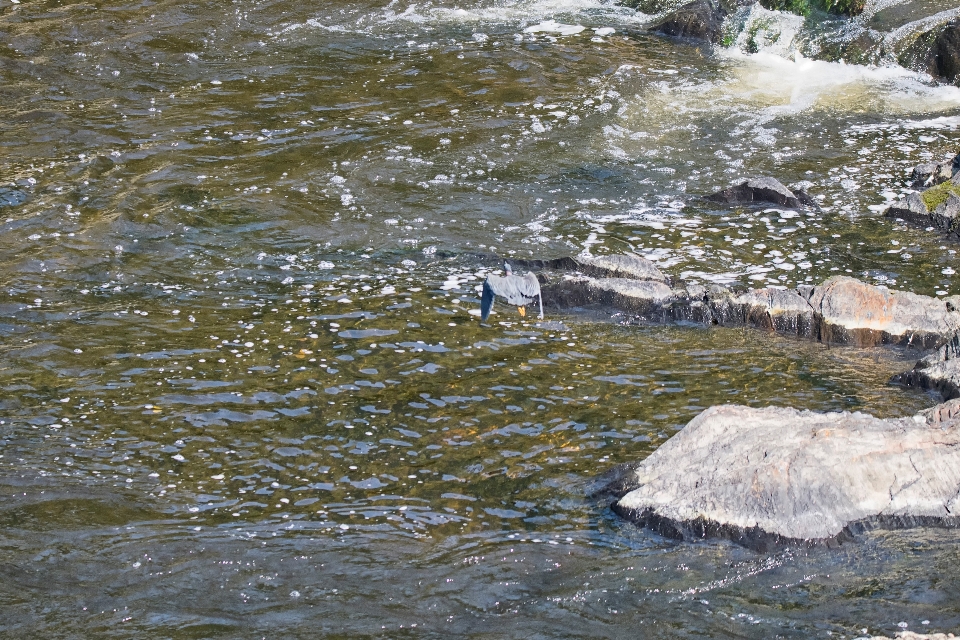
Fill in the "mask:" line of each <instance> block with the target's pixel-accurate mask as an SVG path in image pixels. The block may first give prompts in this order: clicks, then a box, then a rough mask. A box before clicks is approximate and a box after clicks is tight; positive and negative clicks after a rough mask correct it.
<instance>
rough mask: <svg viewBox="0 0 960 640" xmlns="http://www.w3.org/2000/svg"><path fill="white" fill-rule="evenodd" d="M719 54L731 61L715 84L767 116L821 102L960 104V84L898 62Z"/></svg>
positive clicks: (905, 107)
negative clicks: (935, 79)
mask: <svg viewBox="0 0 960 640" xmlns="http://www.w3.org/2000/svg"><path fill="white" fill-rule="evenodd" d="M721 55H724V56H725V57H726V58H727V59H729V60H730V61H731V62H735V63H736V66H735V67H734V68H733V70H732V71H733V73H732V77H731V78H730V79H729V80H728V81H726V82H720V83H718V84H717V85H715V88H716V89H719V90H720V91H721V92H722V93H723V94H726V95H728V96H732V97H735V98H738V99H740V100H742V101H743V102H746V103H747V104H749V103H753V104H755V105H756V106H758V107H760V108H762V109H763V110H764V111H765V112H766V114H767V115H770V116H774V115H780V114H792V113H799V112H802V111H807V110H810V109H812V108H823V107H828V108H831V109H840V110H844V111H851V110H855V111H862V110H867V109H869V110H876V111H881V112H889V113H933V112H937V111H942V110H945V109H949V108H955V107H957V106H958V105H960V88H958V87H954V86H935V85H933V84H932V83H931V82H930V78H929V77H928V76H926V75H924V74H920V73H916V72H913V71H909V70H907V69H904V68H903V67H898V66H885V67H874V66H862V65H852V64H845V63H843V62H825V61H822V60H811V59H809V58H804V57H803V56H802V55H800V54H796V55H795V56H794V58H793V59H787V58H784V57H781V56H778V55H775V54H772V53H763V52H761V53H758V54H754V55H747V54H744V53H742V52H740V51H736V50H726V51H724V52H723V53H722V54H721ZM711 93H713V92H707V95H710V94H711ZM705 97H707V96H705Z"/></svg>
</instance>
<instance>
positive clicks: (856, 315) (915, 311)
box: [810, 276, 960, 348]
mask: <svg viewBox="0 0 960 640" xmlns="http://www.w3.org/2000/svg"><path fill="white" fill-rule="evenodd" d="M810 305H811V306H812V307H813V311H814V314H815V315H816V316H817V318H818V319H819V322H818V332H819V333H818V336H817V338H818V339H820V340H821V341H823V342H832V343H838V344H856V345H860V346H868V345H875V344H903V345H912V346H919V347H922V348H932V347H934V346H936V345H938V344H940V343H941V342H943V340H944V339H946V338H947V337H948V336H950V335H952V334H953V333H954V332H955V331H956V330H957V329H960V312H958V311H957V309H958V307H960V300H958V299H956V297H951V298H950V299H949V300H940V299H938V298H932V297H930V296H922V295H918V294H916V293H911V292H909V291H895V290H891V289H887V288H886V287H878V286H873V285H869V284H866V283H863V282H860V281H859V280H856V279H854V278H849V277H846V276H835V277H833V278H829V279H827V280H826V281H825V282H824V283H823V284H822V285H820V286H819V287H815V288H813V289H812V290H811V294H810Z"/></svg>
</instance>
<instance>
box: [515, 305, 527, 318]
mask: <svg viewBox="0 0 960 640" xmlns="http://www.w3.org/2000/svg"><path fill="white" fill-rule="evenodd" d="M517 311H519V312H520V317H521V318H526V317H527V308H526V307H517Z"/></svg>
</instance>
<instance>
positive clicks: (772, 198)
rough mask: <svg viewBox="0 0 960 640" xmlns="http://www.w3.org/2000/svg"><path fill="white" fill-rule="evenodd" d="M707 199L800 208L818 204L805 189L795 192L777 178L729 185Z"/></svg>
mask: <svg viewBox="0 0 960 640" xmlns="http://www.w3.org/2000/svg"><path fill="white" fill-rule="evenodd" d="M707 200H712V201H713V202H723V203H726V204H750V203H754V202H769V203H771V204H777V205H780V206H782V207H790V208H791V209H799V208H800V207H801V206H803V205H807V206H816V203H815V202H814V201H813V199H812V198H810V196H808V195H807V194H806V193H805V192H803V191H798V192H797V193H794V192H793V191H791V190H790V189H788V188H787V187H785V186H784V185H783V183H781V182H780V181H779V180H777V179H776V178H770V177H762V178H751V179H749V180H746V181H744V182H741V183H740V184H737V185H734V186H732V187H728V188H726V189H723V190H721V191H717V192H716V193H713V194H710V195H709V196H707Z"/></svg>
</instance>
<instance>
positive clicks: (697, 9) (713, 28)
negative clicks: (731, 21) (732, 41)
mask: <svg viewBox="0 0 960 640" xmlns="http://www.w3.org/2000/svg"><path fill="white" fill-rule="evenodd" d="M726 15H727V12H726V11H725V10H724V8H723V7H722V6H721V5H720V4H719V3H716V2H713V0H694V1H693V2H689V3H687V4H685V5H683V6H681V7H678V8H677V9H675V10H674V11H672V12H670V13H669V14H667V15H666V16H664V17H663V18H661V19H660V20H657V21H656V22H655V23H654V24H652V25H651V26H650V30H651V31H653V32H654V33H662V34H663V35H667V36H673V37H676V38H691V39H695V40H706V41H707V42H712V43H718V42H720V40H721V39H722V38H723V20H724V18H725V17H726Z"/></svg>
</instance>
